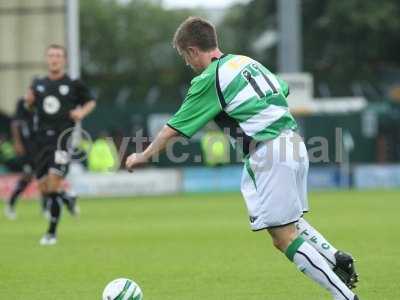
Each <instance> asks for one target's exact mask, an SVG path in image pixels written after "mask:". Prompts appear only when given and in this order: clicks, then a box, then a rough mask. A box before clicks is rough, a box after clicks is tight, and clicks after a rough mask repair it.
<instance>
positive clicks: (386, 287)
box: [0, 191, 400, 300]
mask: <svg viewBox="0 0 400 300" xmlns="http://www.w3.org/2000/svg"><path fill="white" fill-rule="evenodd" d="M310 202H311V208H312V211H311V213H309V214H308V215H307V219H308V220H309V221H310V222H312V224H314V226H315V227H317V228H318V229H319V230H320V231H321V232H323V233H324V234H325V236H326V237H328V239H329V240H330V241H331V242H333V244H334V245H335V246H336V247H338V248H340V249H344V250H347V251H349V252H351V253H353V255H354V256H355V257H356V258H357V260H358V261H357V267H358V271H359V273H360V275H361V282H360V286H359V288H357V292H358V294H359V296H360V298H361V299H362V300H397V299H400V259H399V258H400V239H399V237H400V234H399V232H400V217H399V213H400V192H399V191H368V192H367V191H364V192H355V191H354V192H318V193H311V195H310ZM80 205H81V208H82V215H81V217H80V218H78V219H74V218H72V217H70V216H69V215H68V213H67V212H66V211H64V215H63V219H62V223H61V225H60V231H59V243H58V244H57V245H56V246H54V247H41V246H39V244H38V241H39V238H40V237H41V235H42V233H43V231H44V229H45V228H46V226H47V225H46V221H45V220H44V219H43V218H42V217H41V216H40V215H39V205H38V203H36V202H21V203H19V206H18V220H16V221H8V220H5V219H4V217H3V216H0V299H7V300H12V299H18V300H22V299H29V300H39V299H40V300H63V299H65V300H73V299H77V300H78V299H80V300H81V299H85V300H91V299H101V293H102V290H103V288H104V287H105V285H106V283H107V282H108V281H110V280H112V279H114V278H117V277H129V278H132V279H134V280H136V281H137V282H138V283H139V284H140V286H141V287H142V289H143V291H144V296H145V300H201V299H215V300H293V299H295V300H324V299H326V300H328V299H331V298H330V295H329V294H327V292H325V291H324V290H322V289H321V288H319V287H318V286H316V285H315V284H314V283H312V282H311V281H310V280H308V279H307V278H306V277H305V276H304V275H302V274H301V273H300V272H298V271H297V270H296V268H295V266H294V265H293V264H291V263H289V261H288V260H287V259H286V258H285V256H284V255H282V254H280V253H278V252H277V251H276V250H275V249H274V248H273V247H272V244H271V241H270V238H269V236H267V234H266V233H265V232H259V233H252V232H250V231H249V227H248V221H247V215H246V211H245V206H244V202H243V201H242V199H241V196H240V194H239V193H226V194H197V195H178V196H168V197H166V196H164V197H140V198H132V199H99V200H96V201H95V200H93V199H92V200H82V201H81V203H80Z"/></svg>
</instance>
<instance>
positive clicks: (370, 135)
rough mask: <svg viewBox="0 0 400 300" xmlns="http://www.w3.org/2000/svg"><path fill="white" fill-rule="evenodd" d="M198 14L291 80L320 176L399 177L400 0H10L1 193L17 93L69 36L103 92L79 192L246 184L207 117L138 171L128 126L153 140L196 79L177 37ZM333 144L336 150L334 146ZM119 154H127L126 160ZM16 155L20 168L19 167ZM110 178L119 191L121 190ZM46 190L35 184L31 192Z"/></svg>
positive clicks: (369, 180)
mask: <svg viewBox="0 0 400 300" xmlns="http://www.w3.org/2000/svg"><path fill="white" fill-rule="evenodd" d="M190 15H200V16H203V17H206V18H208V19H210V20H211V21H212V22H214V23H215V24H216V27H217V30H218V32H219V42H220V48H221V49H222V51H223V52H225V53H235V54H244V55H248V56H251V57H252V58H254V59H256V60H258V61H260V62H261V63H263V64H264V65H265V66H266V67H267V68H269V69H270V70H271V71H272V72H275V73H278V74H280V75H281V76H282V78H284V79H285V80H287V81H288V83H289V86H290V88H291V95H290V97H289V105H290V108H291V110H292V112H293V114H294V115H295V117H296V119H297V120H298V123H299V125H300V132H301V134H302V135H303V136H304V138H305V141H306V144H307V146H308V147H309V150H310V151H311V153H310V154H312V156H313V158H314V159H312V164H311V171H310V178H309V182H310V187H311V188H312V189H332V188H343V189H349V188H382V187H387V188H392V187H399V186H400V164H399V161H400V126H399V125H400V56H399V55H398V53H400V36H399V34H398V33H399V32H400V18H399V16H400V3H399V1H397V0H381V1H372V0H371V1H365V0H351V1H333V0H241V1H235V0H224V1H205V0H202V1H193V0H192V1H183V0H147V1H146V0H81V1H78V0H14V1H7V0H0V136H1V139H0V141H1V144H0V164H1V165H0V173H1V174H2V176H1V177H0V181H1V182H0V196H1V197H6V195H8V193H9V192H10V190H11V188H12V186H13V184H14V183H15V178H16V177H15V175H14V174H15V173H17V172H18V170H17V169H15V168H13V165H10V161H12V160H13V159H14V158H15V153H14V151H13V143H12V140H11V137H10V120H11V118H12V116H13V114H14V111H15V104H16V101H17V98H18V97H20V96H22V95H23V94H24V93H25V91H26V89H27V88H28V87H29V85H30V82H31V81H32V79H33V78H34V77H35V76H43V75H45V74H46V66H45V64H44V52H45V49H46V47H47V46H48V45H49V44H51V43H60V44H62V45H65V46H66V47H67V49H68V53H69V73H70V74H71V76H73V77H81V78H82V79H83V80H84V82H85V83H87V84H88V86H89V87H90V88H91V89H92V90H93V92H94V93H95V95H96V99H97V101H98V105H97V108H96V110H95V111H94V112H93V113H92V114H91V115H90V116H89V117H88V118H87V119H86V120H85V121H84V123H83V128H84V129H85V130H86V131H87V132H88V133H89V134H90V137H91V139H92V141H93V143H92V142H90V141H88V140H85V139H82V141H81V145H80V148H81V150H82V151H85V152H86V155H85V157H86V159H85V160H82V161H79V162H76V163H75V164H74V167H73V168H72V171H71V174H70V176H69V182H70V184H71V186H72V187H73V188H74V189H75V190H76V191H77V192H78V193H80V194H81V195H88V196H110V195H111V196H114V195H118V196H120V195H123V196H130V195H139V194H140V195H142V194H164V193H177V192H181V191H184V192H197V191H236V190H238V189H239V182H240V173H241V165H240V159H238V157H237V154H236V153H235V151H233V149H232V148H231V147H230V145H229V142H228V140H227V139H226V138H225V137H224V136H221V135H220V134H219V133H218V132H216V131H215V129H214V126H213V124H209V126H207V127H206V128H205V129H204V130H202V131H201V132H200V133H199V134H197V135H196V136H195V137H194V138H193V139H192V140H191V141H190V143H189V144H186V143H178V144H176V145H175V146H174V148H173V153H174V155H175V156H177V157H180V155H182V154H184V153H187V154H188V158H187V159H182V160H180V162H179V163H178V164H177V163H174V162H172V161H171V159H170V158H168V157H167V155H162V156H161V157H160V159H159V161H158V162H154V163H153V164H151V165H150V166H149V167H146V168H144V169H143V170H139V171H138V172H136V173H134V174H133V175H128V174H127V173H126V172H125V171H123V170H121V169H122V168H121V164H120V162H121V161H123V159H124V157H125V156H126V154H128V153H130V152H132V151H135V150H136V149H137V148H136V146H137V145H135V144H134V143H129V144H128V145H127V151H123V150H125V148H124V145H125V144H124V141H126V139H124V137H132V136H135V135H136V134H137V133H138V132H141V134H142V135H143V136H145V137H153V136H154V135H155V134H156V132H157V131H158V129H160V128H161V127H162V126H163V125H164V124H165V122H166V121H167V120H168V118H169V117H170V116H171V115H172V114H173V113H174V112H175V111H176V110H177V109H178V107H179V105H180V104H181V102H182V100H183V98H184V96H185V93H186V91H187V89H188V87H189V84H190V80H191V78H192V77H193V76H194V74H193V73H192V71H191V70H190V69H189V68H188V67H186V66H185V64H184V63H183V61H182V60H181V58H180V57H179V56H178V55H177V53H176V51H175V49H173V48H172V43H171V40H172V36H173V33H174V31H175V29H176V27H177V26H178V25H179V24H180V23H181V22H182V21H183V20H184V19H185V18H186V17H187V16H190ZM326 146H327V147H326ZM122 165H123V164H122ZM10 166H11V167H10ZM111 187H112V188H111ZM35 195H36V189H35V186H34V185H33V186H32V187H31V188H30V189H29V190H28V191H27V192H26V193H25V196H27V197H32V196H35Z"/></svg>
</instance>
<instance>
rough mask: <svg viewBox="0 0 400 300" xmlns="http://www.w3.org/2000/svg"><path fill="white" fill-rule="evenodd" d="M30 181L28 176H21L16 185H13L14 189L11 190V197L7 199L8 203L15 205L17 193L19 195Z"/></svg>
mask: <svg viewBox="0 0 400 300" xmlns="http://www.w3.org/2000/svg"><path fill="white" fill-rule="evenodd" d="M30 182H31V179H30V178H24V177H22V178H21V179H20V180H19V181H18V182H17V185H16V186H15V188H14V191H13V192H12V194H11V197H10V199H9V200H8V204H9V205H10V206H11V207H14V206H15V204H16V203H17V199H18V197H19V195H21V193H22V192H23V191H24V190H25V189H26V187H27V186H28V185H29V183H30Z"/></svg>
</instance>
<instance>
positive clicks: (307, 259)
mask: <svg viewBox="0 0 400 300" xmlns="http://www.w3.org/2000/svg"><path fill="white" fill-rule="evenodd" d="M286 256H287V257H288V258H289V259H290V260H291V261H293V262H294V263H295V264H296V266H297V268H298V269H299V270H300V271H301V272H303V273H304V274H305V275H307V276H308V277H309V278H311V279H312V280H314V281H315V282H317V283H318V284H320V285H321V286H322V287H324V288H325V289H327V290H328V291H329V292H330V293H331V294H332V296H333V299H335V300H354V296H355V294H354V293H353V292H352V291H351V290H350V289H349V288H348V287H347V286H346V285H345V284H344V283H343V282H342V281H341V280H340V279H339V277H337V275H336V274H335V273H334V272H333V271H332V270H331V268H330V267H329V265H328V263H327V262H326V261H325V259H324V258H323V257H322V256H321V255H320V254H319V253H318V251H317V250H315V249H314V248H313V247H312V246H311V245H310V244H309V243H306V242H305V241H304V240H303V239H302V238H301V237H298V238H297V239H295V240H294V241H293V242H292V243H291V244H290V245H289V247H288V249H287V250H286Z"/></svg>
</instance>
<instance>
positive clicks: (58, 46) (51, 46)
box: [46, 44, 67, 57]
mask: <svg viewBox="0 0 400 300" xmlns="http://www.w3.org/2000/svg"><path fill="white" fill-rule="evenodd" d="M50 49H59V50H62V52H63V53H64V57H67V49H66V48H65V47H64V46H62V45H60V44H50V45H48V46H47V48H46V53H47V52H48V51H49V50H50Z"/></svg>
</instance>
